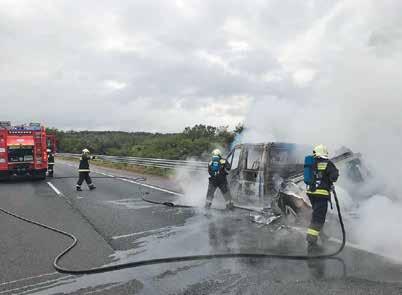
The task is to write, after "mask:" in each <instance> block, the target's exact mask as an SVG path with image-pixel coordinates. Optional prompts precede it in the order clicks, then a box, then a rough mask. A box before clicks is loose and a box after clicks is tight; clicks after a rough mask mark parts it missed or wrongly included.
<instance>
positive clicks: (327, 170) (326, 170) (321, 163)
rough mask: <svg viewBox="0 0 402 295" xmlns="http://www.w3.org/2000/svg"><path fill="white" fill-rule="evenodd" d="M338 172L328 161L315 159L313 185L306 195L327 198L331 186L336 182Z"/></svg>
mask: <svg viewBox="0 0 402 295" xmlns="http://www.w3.org/2000/svg"><path fill="white" fill-rule="evenodd" d="M338 177H339V171H338V169H337V168H336V167H335V165H334V163H332V162H331V161H330V160H327V159H322V158H316V171H315V184H313V185H312V186H310V187H309V189H308V190H307V193H308V194H309V195H314V196H317V197H320V196H321V197H329V195H330V190H331V187H332V184H333V183H334V182H336V181H337V180H338Z"/></svg>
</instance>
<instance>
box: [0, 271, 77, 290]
mask: <svg viewBox="0 0 402 295" xmlns="http://www.w3.org/2000/svg"><path fill="white" fill-rule="evenodd" d="M72 277H74V276H73V275H67V276H64V277H60V278H57V279H53V280H49V281H43V282H40V283H36V284H31V285H26V286H21V287H18V288H14V289H9V290H4V291H0V294H5V293H8V294H10V293H9V292H13V291H19V290H23V289H28V288H31V287H37V286H42V285H44V284H49V283H53V282H58V281H60V280H64V279H67V278H72ZM50 287H51V286H50ZM36 289H38V288H36ZM36 289H35V288H34V289H28V290H25V291H23V292H24V293H25V292H27V291H28V292H32V291H35V290H36ZM13 294H15V293H13Z"/></svg>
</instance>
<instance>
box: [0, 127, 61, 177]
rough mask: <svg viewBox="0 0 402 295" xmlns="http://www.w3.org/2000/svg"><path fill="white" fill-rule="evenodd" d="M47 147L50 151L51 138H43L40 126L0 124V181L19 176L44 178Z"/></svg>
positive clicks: (53, 147) (53, 141) (43, 129)
mask: <svg viewBox="0 0 402 295" xmlns="http://www.w3.org/2000/svg"><path fill="white" fill-rule="evenodd" d="M48 146H49V148H50V149H51V150H52V151H53V152H54V150H55V138H54V136H49V137H47V136H46V129H45V127H43V126H42V125H41V124H40V123H30V124H28V125H19V126H11V123H10V122H9V121H3V122H0V178H2V179H8V178H9V177H10V176H14V175H22V176H31V177H32V178H34V179H45V178H46V171H47V168H48V161H47V149H48Z"/></svg>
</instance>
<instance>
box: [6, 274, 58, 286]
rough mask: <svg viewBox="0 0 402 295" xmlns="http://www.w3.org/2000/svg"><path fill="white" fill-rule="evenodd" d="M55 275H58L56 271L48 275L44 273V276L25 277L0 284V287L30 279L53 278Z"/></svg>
mask: <svg viewBox="0 0 402 295" xmlns="http://www.w3.org/2000/svg"><path fill="white" fill-rule="evenodd" d="M55 274H59V273H58V272H57V271H55V272H50V273H44V274H41V275H37V276H32V277H26V278H22V279H18V280H14V281H8V282H4V283H1V284H0V286H4V285H9V284H13V283H18V282H22V281H27V280H31V279H37V278H41V277H47V276H53V275H55Z"/></svg>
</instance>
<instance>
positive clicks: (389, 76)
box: [242, 1, 402, 259]
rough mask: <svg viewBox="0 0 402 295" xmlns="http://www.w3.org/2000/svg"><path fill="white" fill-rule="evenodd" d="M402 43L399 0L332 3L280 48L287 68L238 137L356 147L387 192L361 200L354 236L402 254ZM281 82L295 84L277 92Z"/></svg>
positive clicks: (376, 247)
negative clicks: (317, 17) (325, 11)
mask: <svg viewBox="0 0 402 295" xmlns="http://www.w3.org/2000/svg"><path fill="white" fill-rule="evenodd" d="M401 49H402V2H401V1H339V2H337V5H335V6H334V7H333V8H332V9H331V10H330V11H329V12H328V13H327V14H326V15H323V16H322V17H321V18H320V19H318V20H317V21H316V22H314V23H313V24H312V26H311V27H309V28H308V29H307V30H306V31H304V32H302V33H301V34H300V35H299V37H298V38H296V39H295V40H292V42H290V43H289V44H288V45H287V46H285V47H284V48H283V50H282V51H281V53H280V55H279V61H280V63H281V64H282V66H283V73H284V74H283V76H282V77H279V78H277V79H276V83H277V85H276V88H274V89H272V90H271V91H270V92H269V95H267V96H266V97H256V98H255V99H254V104H253V106H252V107H251V109H250V112H249V114H248V117H247V119H246V121H245V128H246V129H245V131H244V133H243V134H242V136H243V138H242V139H243V141H244V142H267V141H283V142H297V143H308V144H318V143H324V144H326V145H328V146H329V148H330V152H331V151H334V149H336V148H337V147H339V146H342V145H345V146H348V147H350V148H351V149H352V150H354V151H356V152H357V151H358V152H361V153H362V154H363V155H364V159H365V160H366V161H367V163H368V165H369V166H370V167H371V169H372V171H373V172H374V173H375V175H376V176H378V177H379V178H381V183H383V188H382V189H383V191H384V192H385V193H386V195H387V196H386V197H380V196H373V197H372V198H371V199H369V200H368V201H366V203H364V204H362V206H361V207H360V209H359V213H360V215H361V223H360V224H358V225H356V227H355V228H354V229H351V232H352V233H351V234H353V235H355V236H356V237H357V239H358V240H359V243H361V244H362V245H363V246H365V247H367V248H370V249H374V250H377V251H380V252H381V253H387V252H388V253H391V252H392V254H393V256H394V257H399V258H401V259H402V247H401V244H402V234H401V233H402V226H401V223H400V217H399V216H400V212H401V208H402V185H401V179H402V169H401V167H402V157H401V152H400V150H401V148H402V115H401V112H402V97H401V95H402V83H401V77H402V50H401ZM278 81H279V82H278ZM282 84H283V85H289V84H292V85H293V86H294V88H293V90H292V91H288V92H286V91H278V90H277V89H281V87H280V85H282ZM278 85H279V86H278ZM351 197H352V198H353V195H351ZM397 208H398V209H397ZM390 235H392V236H393V238H392V239H391V238H390ZM390 251H391V252H390Z"/></svg>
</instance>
